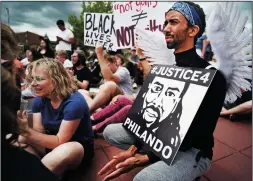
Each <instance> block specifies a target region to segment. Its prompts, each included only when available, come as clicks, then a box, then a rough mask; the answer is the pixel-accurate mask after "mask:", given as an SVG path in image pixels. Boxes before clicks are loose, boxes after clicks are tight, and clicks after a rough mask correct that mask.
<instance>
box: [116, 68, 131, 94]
mask: <svg viewBox="0 0 253 181" xmlns="http://www.w3.org/2000/svg"><path fill="white" fill-rule="evenodd" d="M115 75H118V76H119V77H120V82H118V83H117V84H118V86H119V87H120V89H121V90H122V91H123V92H124V94H126V95H132V94H133V89H132V82H131V77H130V73H129V71H128V70H127V68H125V67H119V68H118V69H117V71H116V72H115Z"/></svg>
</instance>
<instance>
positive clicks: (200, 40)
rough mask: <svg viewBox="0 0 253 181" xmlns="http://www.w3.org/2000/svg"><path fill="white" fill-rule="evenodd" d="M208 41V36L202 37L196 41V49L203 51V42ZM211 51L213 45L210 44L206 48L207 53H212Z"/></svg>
mask: <svg viewBox="0 0 253 181" xmlns="http://www.w3.org/2000/svg"><path fill="white" fill-rule="evenodd" d="M206 39H207V36H206V35H202V36H201V37H199V38H198V39H197V41H196V44H195V47H196V49H201V50H202V47H203V40H206ZM210 51H211V44H210V43H209V44H208V45H207V46H206V51H205V52H210Z"/></svg>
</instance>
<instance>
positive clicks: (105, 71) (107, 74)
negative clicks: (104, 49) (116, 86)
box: [97, 55, 113, 80]
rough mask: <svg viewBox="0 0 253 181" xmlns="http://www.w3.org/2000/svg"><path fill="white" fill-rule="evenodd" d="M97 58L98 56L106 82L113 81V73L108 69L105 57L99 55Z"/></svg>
mask: <svg viewBox="0 0 253 181" xmlns="http://www.w3.org/2000/svg"><path fill="white" fill-rule="evenodd" d="M97 56H98V61H99V64H100V68H101V74H102V75H103V78H104V79H105V80H111V79H112V77H113V73H112V71H111V70H110V68H109V67H108V65H107V62H106V61H105V59H104V56H103V55H97Z"/></svg>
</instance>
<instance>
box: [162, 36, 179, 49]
mask: <svg viewBox="0 0 253 181" xmlns="http://www.w3.org/2000/svg"><path fill="white" fill-rule="evenodd" d="M166 37H171V38H173V42H171V43H167V48H168V49H174V48H176V46H177V44H178V42H177V41H175V36H174V35H172V34H170V33H168V32H166V34H165V38H166Z"/></svg>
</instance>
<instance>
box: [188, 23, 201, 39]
mask: <svg viewBox="0 0 253 181" xmlns="http://www.w3.org/2000/svg"><path fill="white" fill-rule="evenodd" d="M199 31H200V28H199V26H197V25H194V26H193V27H190V28H189V30H188V32H189V36H190V37H195V36H196V35H197V34H198V33H199Z"/></svg>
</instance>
